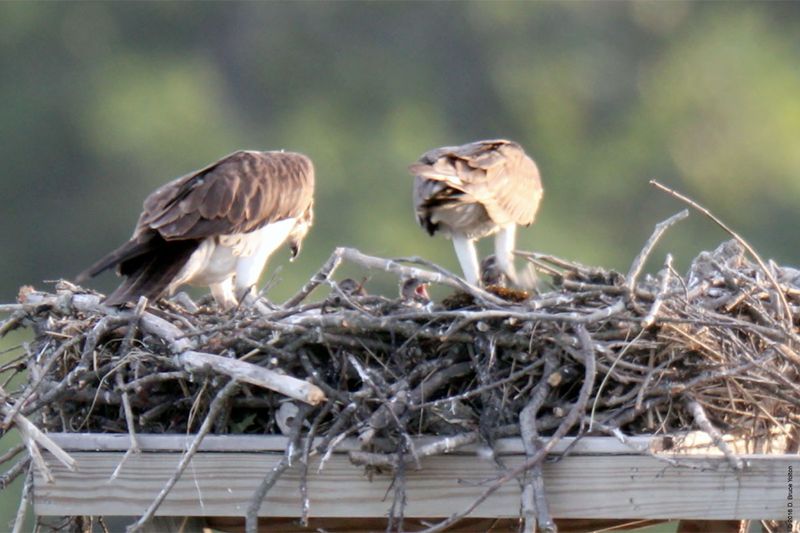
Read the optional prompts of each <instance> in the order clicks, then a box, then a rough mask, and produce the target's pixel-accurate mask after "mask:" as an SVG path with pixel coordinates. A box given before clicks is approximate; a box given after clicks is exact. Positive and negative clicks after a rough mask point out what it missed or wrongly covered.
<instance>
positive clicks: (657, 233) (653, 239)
mask: <svg viewBox="0 0 800 533" xmlns="http://www.w3.org/2000/svg"><path fill="white" fill-rule="evenodd" d="M688 216H689V210H688V209H684V210H683V211H681V212H680V213H676V214H674V215H672V216H671V217H669V218H668V219H667V220H664V221H663V222H659V223H658V224H656V227H655V229H654V230H653V234H652V235H650V238H649V239H647V242H646V243H645V245H644V248H642V250H641V251H640V252H639V255H637V256H636V259H634V260H633V263H632V264H631V268H630V270H628V275H627V276H626V277H625V284H626V285H627V286H628V291H629V293H630V294H631V295H633V291H634V290H635V289H636V279H637V278H638V277H639V274H640V273H641V272H642V269H643V268H644V264H645V263H646V262H647V258H648V257H649V256H650V253H651V252H652V251H653V248H654V247H655V245H656V243H657V242H658V241H659V239H661V236H662V235H664V232H666V231H667V230H668V229H669V228H670V227H671V226H673V225H674V224H676V223H678V222H680V221H681V220H683V219H685V218H686V217H688Z"/></svg>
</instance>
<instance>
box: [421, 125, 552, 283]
mask: <svg viewBox="0 0 800 533" xmlns="http://www.w3.org/2000/svg"><path fill="white" fill-rule="evenodd" d="M409 169H410V171H411V173H412V174H413V175H414V209H415V212H416V215H417V221H418V222H419V224H420V226H422V227H423V228H424V229H425V230H426V231H427V232H428V233H429V234H430V235H434V234H436V233H441V234H442V235H444V236H445V237H448V238H450V239H452V241H453V246H454V247H455V250H456V255H457V256H458V260H459V263H460V264H461V268H462V270H463V272H464V276H465V278H466V280H467V281H468V282H470V283H473V284H477V283H478V282H479V280H480V272H479V268H478V257H477V252H476V250H475V240H476V239H480V238H482V237H486V236H487V235H492V234H496V237H495V256H496V258H497V264H498V266H499V268H501V269H502V270H503V272H505V273H506V274H507V275H508V276H509V278H510V279H511V280H512V281H514V280H515V279H516V273H515V271H514V267H513V256H512V251H513V249H514V242H515V237H516V227H517V226H518V225H523V226H528V225H530V224H532V223H533V221H534V218H535V216H536V211H537V210H538V208H539V201H540V200H541V198H542V184H541V180H540V178H539V169H538V168H537V167H536V163H534V161H533V159H531V158H530V157H529V156H528V155H527V154H526V153H525V151H524V150H523V149H522V147H521V146H520V145H519V144H517V143H515V142H513V141H508V140H504V139H496V140H487V141H477V142H473V143H469V144H465V145H462V146H446V147H443V148H436V149H434V150H431V151H429V152H426V153H425V154H423V155H422V157H420V159H419V161H418V162H417V163H415V164H413V165H411V166H410V167H409Z"/></svg>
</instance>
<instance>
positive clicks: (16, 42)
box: [0, 1, 800, 300]
mask: <svg viewBox="0 0 800 533" xmlns="http://www.w3.org/2000/svg"><path fill="white" fill-rule="evenodd" d="M799 26H800V10H798V7H797V6H795V5H793V4H787V3H758V4H743V3H735V4H720V3H688V2H678V1H676V2H666V3H657V2H636V3H623V2H612V3H605V2H592V3H576V2H564V3H558V2H536V3H523V2H503V1H499V2H475V3H401V2H397V3H395V2H381V3H299V4H297V3H201V4H192V5H187V4H183V3H172V2H158V3H68V4H54V3H53V4H51V3H4V4H0V68H1V69H2V70H1V71H2V73H3V75H2V77H0V99H1V100H2V106H0V140H1V141H2V142H0V156H2V161H3V163H4V164H3V173H2V178H0V195H2V196H1V197H2V203H0V206H2V207H0V209H1V211H0V213H2V220H3V222H4V224H3V228H4V231H3V232H0V245H1V246H2V249H3V252H4V253H3V254H0V274H2V276H0V294H1V295H3V299H4V300H10V299H11V298H12V297H13V295H14V293H15V291H16V288H17V287H18V286H19V285H20V284H23V283H35V284H40V283H41V282H42V280H45V279H56V278H59V277H71V276H73V275H74V274H75V273H76V272H78V271H80V270H81V269H82V268H83V267H84V266H86V265H87V264H89V263H90V262H92V261H93V260H94V259H96V258H97V257H98V256H99V255H100V254H102V253H103V252H105V251H107V250H109V249H110V248H112V247H114V246H116V245H117V244H119V243H120V242H121V241H122V240H123V239H125V238H126V237H127V235H128V233H129V232H130V231H131V230H132V227H133V224H134V221H135V218H136V216H137V214H138V212H139V209H140V205H141V200H142V199H143V198H144V196H145V195H146V194H147V193H148V192H149V191H150V190H152V189H153V188H154V187H156V186H158V185H159V184H161V183H163V182H164V181H166V180H168V179H171V178H173V177H176V176H178V175H180V174H183V173H185V172H188V171H190V170H192V169H194V168H197V167H199V166H201V165H203V164H205V163H207V162H209V161H211V160H214V159H215V158H217V157H219V156H221V155H223V154H225V153H227V152H230V151H232V150H234V149H237V148H255V149H276V148H286V149H291V150H299V151H303V152H305V153H307V154H309V155H310V156H311V157H312V158H313V159H314V161H315V162H316V165H317V171H318V195H317V206H318V209H317V223H316V226H315V227H314V229H313V230H312V232H311V234H310V236H309V239H308V241H307V245H306V247H305V251H304V254H303V255H302V256H301V260H300V261H298V263H297V264H295V265H291V266H289V265H288V262H287V261H286V259H287V257H288V255H286V254H283V255H280V254H279V255H277V256H276V257H275V258H274V260H273V261H272V263H271V269H270V271H271V272H274V270H275V268H276V267H278V266H280V265H283V268H282V270H281V271H280V273H279V278H280V279H281V282H280V283H277V284H276V286H275V287H274V288H273V289H272V291H271V294H272V295H273V297H275V298H276V299H280V298H282V297H284V296H286V295H288V294H289V293H291V292H292V291H293V290H294V289H296V287H297V286H298V285H299V284H300V283H301V281H302V280H303V279H305V278H307V277H308V276H309V275H310V274H311V273H312V272H313V271H314V270H315V269H316V268H317V267H318V266H319V264H320V263H321V262H322V261H323V260H324V259H325V258H326V257H327V255H328V254H329V253H330V251H331V250H332V249H333V247H335V246H337V245H352V246H357V247H359V248H360V249H362V250H364V251H366V252H370V253H375V254H381V255H388V256H404V255H422V256H426V257H429V258H431V259H433V260H436V261H437V262H441V263H442V264H444V265H446V266H450V267H451V268H454V269H455V268H456V263H455V260H454V258H453V257H452V253H451V250H450V248H449V247H448V246H443V241H441V240H439V239H430V238H428V237H426V236H425V235H424V234H423V233H422V232H421V230H419V229H418V228H417V227H416V225H415V222H414V220H413V216H412V213H411V208H410V199H409V197H410V186H411V177H410V176H409V175H408V173H407V171H406V167H407V165H408V164H409V163H410V162H412V161H413V160H414V159H415V158H416V157H418V155H419V154H420V153H422V152H423V151H425V150H426V149H428V148H431V147H434V146H439V145H443V144H455V143H462V142H467V141H471V140H475V139H478V138H487V137H495V136H498V137H510V138H513V139H515V140H518V141H519V142H521V143H522V144H523V145H524V146H525V147H526V148H527V149H528V150H529V152H530V153H531V154H532V155H533V156H534V158H535V159H536V160H537V161H538V162H539V165H540V168H541V170H542V174H543V180H544V184H545V190H546V192H545V199H544V202H543V204H542V209H541V212H540V215H539V220H538V222H537V223H536V224H535V225H534V226H533V227H532V228H531V229H528V230H522V231H521V232H520V239H519V240H520V242H519V246H520V247H521V248H526V249H535V250H541V251H545V252H551V253H555V254H559V255H564V256H567V257H569V258H574V259H578V260H581V261H584V262H587V263H602V264H604V265H609V266H616V267H618V268H621V269H624V268H626V267H627V265H628V263H629V262H630V260H631V258H632V257H633V255H635V253H636V251H637V250H638V249H639V247H640V246H641V244H642V242H643V241H644V239H646V237H647V235H648V234H649V232H650V230H651V228H652V226H653V224H655V223H656V222H658V221H659V220H661V219H663V218H666V217H667V216H669V215H670V214H672V213H673V212H675V211H677V210H678V209H679V208H681V206H679V205H678V204H677V203H676V202H675V201H674V200H672V199H670V198H668V197H666V196H665V195H664V194H662V193H659V192H658V191H655V190H654V189H652V188H651V187H649V186H648V185H647V182H648V180H649V179H651V178H653V177H657V178H659V179H660V180H662V181H664V182H665V183H668V184H671V185H673V186H675V187H677V188H679V189H681V190H683V191H685V192H687V193H689V194H690V195H692V196H693V197H695V198H696V199H698V200H699V201H701V202H703V203H704V204H706V205H707V206H708V207H710V208H711V209H712V210H713V211H714V212H715V213H717V214H718V215H720V216H721V217H722V218H724V219H725V220H726V221H727V222H729V223H730V224H731V225H732V226H734V227H735V228H736V229H738V230H739V231H740V232H741V233H742V234H743V235H745V236H746V237H747V238H748V239H749V240H751V242H752V243H753V244H754V245H755V246H756V247H757V248H758V249H759V250H761V251H762V252H763V253H764V255H767V256H774V257H776V258H777V259H779V260H780V261H783V262H788V263H791V262H797V257H796V254H795V252H794V250H796V249H797V248H798V245H800V236H798V233H797V232H795V231H793V226H794V225H795V224H794V221H795V220H796V218H797V216H798V215H797V210H796V209H795V208H794V206H795V204H796V201H797V200H796V199H797V198H798V197H800V179H799V178H800V134H798V132H800V99H798V97H797V95H798V94H800V69H798V68H797V65H798V64H800V57H798V56H800V31H798V30H799V29H800V27H799ZM722 238H724V235H723V234H722V233H721V232H720V231H719V230H718V228H715V227H714V226H712V225H711V224H709V223H708V222H707V221H704V220H702V219H701V218H700V217H697V216H695V217H692V219H691V220H690V221H687V222H685V223H683V225H682V226H678V227H676V228H674V229H673V230H672V231H671V233H670V234H669V235H668V238H667V239H666V240H665V242H664V244H663V246H664V248H665V249H669V251H672V252H673V253H675V254H676V255H677V256H678V260H679V264H684V265H685V264H686V262H687V261H688V260H689V259H690V258H691V257H692V256H693V255H694V254H696V253H697V251H699V250H700V249H702V248H708V247H712V246H714V245H715V244H716V243H717V242H718V241H719V240H721V239H722ZM660 260H661V259H660V258H659V257H658V254H656V257H654V261H659V262H660ZM267 275H268V276H269V275H270V274H267ZM377 281H378V283H379V280H377ZM114 283H115V280H114V279H113V276H107V277H105V278H103V279H101V280H99V281H98V282H97V284H96V285H95V286H96V287H98V288H100V289H109V288H111V287H112V286H113V284H114Z"/></svg>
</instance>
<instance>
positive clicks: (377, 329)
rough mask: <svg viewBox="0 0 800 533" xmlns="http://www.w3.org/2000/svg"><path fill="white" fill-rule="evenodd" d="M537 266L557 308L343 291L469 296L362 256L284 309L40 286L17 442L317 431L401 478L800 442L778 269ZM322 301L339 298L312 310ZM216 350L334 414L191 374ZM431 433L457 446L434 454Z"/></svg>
mask: <svg viewBox="0 0 800 533" xmlns="http://www.w3.org/2000/svg"><path fill="white" fill-rule="evenodd" d="M647 252H648V253H649V250H648V251H647ZM521 255H523V256H524V257H525V258H526V259H527V260H528V261H529V262H530V263H531V264H532V265H534V266H535V268H536V269H537V270H538V271H539V272H540V276H539V278H540V290H539V292H538V293H532V294H531V295H529V297H528V295H526V294H524V293H520V292H519V291H513V290H508V289H502V288H495V289H491V288H490V290H488V291H482V290H475V289H469V290H468V291H459V290H456V292H455V293H453V295H451V296H450V297H448V298H446V299H445V300H444V301H442V302H436V303H433V304H431V305H427V306H424V305H418V304H409V303H404V302H403V301H400V300H398V299H396V298H387V297H383V296H375V295H359V294H357V291H356V292H355V293H353V292H350V291H342V290H340V289H339V285H338V284H337V283H336V282H335V281H333V279H334V276H332V274H333V271H334V270H335V268H336V266H337V265H338V264H339V262H340V261H341V260H343V259H344V260H349V261H352V262H355V263H357V264H361V265H362V266H364V267H368V268H373V267H380V268H383V269H384V270H388V271H390V272H394V273H396V274H397V275H398V277H399V278H402V277H404V276H408V275H415V276H417V277H419V278H420V279H423V280H428V281H437V280H438V281H440V282H442V283H445V284H447V285H450V286H452V287H459V286H461V287H463V284H462V283H461V282H460V281H458V280H457V278H455V277H453V276H450V275H448V274H447V273H446V272H444V271H442V270H441V269H439V268H437V267H435V266H432V265H424V266H427V267H428V268H423V267H420V266H419V263H420V261H419V260H407V261H405V262H404V261H401V260H397V261H389V260H383V259H379V258H373V257H369V256H364V255H363V254H360V253H358V252H356V251H354V250H348V249H338V250H337V252H336V253H335V254H334V256H333V257H332V258H331V260H330V261H329V262H328V263H327V264H326V265H325V267H323V269H322V270H321V271H320V272H319V273H318V274H317V275H316V276H315V278H314V279H312V280H311V281H310V282H309V285H307V286H306V287H304V289H303V291H301V293H300V294H298V296H297V297H295V298H293V299H292V300H291V301H290V302H289V303H288V305H286V306H284V307H278V308H268V307H267V306H266V305H265V304H264V303H263V302H261V303H259V304H258V305H248V306H242V307H241V308H239V309H237V310H235V311H233V312H221V311H220V310H219V309H218V308H216V306H215V305H214V304H213V303H211V302H209V301H206V302H205V304H202V302H201V304H202V305H199V306H198V308H197V309H187V308H186V307H184V306H183V305H181V304H180V303H177V302H175V301H161V302H158V303H156V304H155V305H148V306H147V307H146V309H144V308H142V307H141V306H140V307H139V308H138V309H135V310H130V309H128V310H117V309H109V308H106V307H104V306H102V305H101V304H99V303H98V302H99V301H100V297H99V296H97V295H95V294H93V293H87V292H86V291H84V290H82V289H80V288H78V287H75V286H72V285H70V284H68V283H66V282H61V283H59V284H58V285H57V286H56V293H55V294H47V293H41V292H36V291H33V290H31V289H24V290H23V291H21V294H20V303H19V304H14V305H10V306H6V311H11V315H10V316H9V317H8V319H7V320H6V321H5V322H3V323H2V326H0V332H2V333H3V334H5V333H7V332H8V331H10V330H12V329H15V328H20V327H23V328H31V329H32V331H33V333H34V337H35V338H34V340H33V342H31V343H29V344H25V345H24V346H22V347H20V348H19V350H20V352H19V354H18V356H17V357H15V358H13V359H12V360H11V361H10V362H8V363H6V364H5V365H4V366H2V367H0V376H2V377H3V378H4V379H5V385H4V387H7V388H9V389H10V388H11V387H10V381H9V380H10V379H11V378H12V377H13V376H16V375H18V374H20V373H24V374H25V375H26V376H27V378H26V379H27V381H26V382H25V383H22V384H21V385H19V386H17V387H16V388H15V389H14V390H8V391H7V392H6V391H3V398H2V400H3V402H4V404H3V409H4V411H3V414H4V415H5V417H6V427H9V426H11V425H13V421H14V420H15V418H14V417H15V416H24V417H27V419H30V420H31V421H33V422H34V423H35V425H36V426H38V428H40V429H42V430H44V431H46V432H99V433H108V432H113V433H126V432H130V433H131V434H132V435H133V434H134V432H142V433H187V432H189V433H195V432H197V431H198V429H199V428H200V427H201V424H203V423H205V425H206V427H207V428H209V431H211V432H213V433H216V434H281V433H283V434H286V435H289V436H290V437H292V438H294V439H296V438H297V437H298V435H300V434H302V435H303V436H306V435H309V434H313V436H314V437H315V440H314V441H313V442H314V444H313V446H312V447H310V448H309V447H308V446H306V449H305V453H309V451H310V453H315V452H316V453H320V454H325V453H326V452H329V451H330V450H331V449H332V448H333V447H335V445H336V444H337V443H338V442H340V441H341V440H342V438H344V437H358V438H359V439H360V441H361V443H362V445H363V446H362V448H363V452H354V453H353V454H351V459H352V460H353V462H354V463H357V464H361V465H369V466H370V467H371V468H390V469H397V468H398V467H399V466H401V464H408V463H413V462H414V461H416V460H418V458H419V456H420V455H425V454H433V453H442V452H444V451H450V450H451V449H452V448H453V447H456V446H458V445H460V444H466V443H472V442H483V443H486V444H489V445H491V443H492V442H493V441H494V440H495V439H497V438H500V437H509V436H516V435H523V436H525V437H526V438H529V439H530V438H533V439H539V442H543V443H547V442H548V439H549V440H551V441H552V440H557V439H558V438H560V437H562V436H565V435H581V434H585V433H586V432H588V431H594V432H598V431H599V432H605V433H614V434H617V435H619V432H620V431H621V432H623V433H627V434H642V433H656V434H658V433H671V432H676V431H682V430H688V429H695V428H699V429H703V430H707V431H709V432H711V433H712V436H713V431H718V432H721V433H727V434H733V435H745V436H750V437H753V436H758V435H762V434H769V433H770V432H771V431H774V429H775V428H776V427H781V428H786V427H789V428H793V431H796V430H797V428H798V426H800V416H798V414H797V413H798V412H800V386H798V383H800V356H798V354H797V346H798V340H799V339H798V335H797V330H796V326H797V324H798V320H800V310H798V307H797V305H798V303H799V302H800V288H799V287H798V284H800V272H797V271H795V270H793V269H790V268H780V267H778V266H776V265H773V264H770V265H769V266H768V268H769V269H770V270H771V272H769V273H767V272H765V271H764V269H763V268H762V266H763V263H759V264H756V263H754V262H751V260H749V259H748V257H746V255H745V252H744V250H743V248H742V247H741V246H740V245H739V244H738V243H737V242H736V241H729V242H726V243H723V244H722V245H720V246H719V247H718V248H717V249H716V250H714V251H713V252H704V253H702V254H700V255H699V256H698V257H697V258H696V259H695V260H694V261H693V263H692V265H691V268H690V269H689V272H688V273H687V274H686V275H681V274H679V273H677V272H676V271H675V270H674V268H672V265H671V258H669V257H668V259H667V262H666V263H665V265H664V267H663V269H661V270H660V272H658V273H657V274H656V275H654V276H649V275H646V276H643V277H642V278H641V279H638V278H639V271H640V270H641V266H642V265H641V264H638V265H634V267H632V269H631V272H630V273H629V274H628V275H623V274H620V273H617V272H614V271H610V270H605V269H602V268H587V267H585V266H582V265H579V264H576V263H573V262H569V261H564V260H560V259H557V258H554V257H550V256H544V255H540V254H521ZM646 255H647V253H644V251H643V253H642V254H641V257H640V258H637V259H638V260H639V262H640V263H643V262H644V258H645V256H646ZM409 263H410V264H411V265H412V266H407V265H408V264H409ZM542 273H543V274H542ZM318 285H329V286H330V287H331V290H330V294H329V295H328V296H327V297H324V299H322V300H320V301H317V302H315V303H305V302H306V301H307V300H309V298H306V297H307V296H308V294H309V293H310V292H311V291H312V290H314V288H315V287H316V286H318ZM318 292H323V291H322V290H321V291H318ZM142 303H143V302H142ZM189 307H191V306H189ZM197 352H202V353H205V354H214V355H217V356H221V357H223V358H229V359H231V360H236V361H239V362H241V363H242V366H243V367H246V368H250V367H249V366H247V365H248V364H249V365H255V366H258V367H262V368H265V369H268V370H271V371H274V372H275V373H276V374H277V375H278V376H279V377H280V376H282V375H284V376H291V377H294V378H298V379H300V380H303V381H306V382H310V383H312V384H314V385H316V387H319V389H320V390H321V391H322V392H323V393H324V397H325V400H323V401H321V402H319V403H317V405H314V406H311V405H307V404H306V403H304V402H303V401H300V400H299V399H289V398H287V397H286V396H284V395H283V394H279V393H277V392H273V391H271V390H267V389H265V388H263V387H261V386H259V385H258V384H257V383H255V384H254V383H253V382H247V381H242V380H238V386H236V387H231V386H230V385H229V384H230V383H231V381H232V377H231V376H232V375H234V374H231V373H230V372H227V371H222V370H219V369H218V368H216V367H212V366H208V365H206V366H203V365H202V364H199V365H198V364H197V363H196V362H195V364H193V365H189V364H187V359H186V355H187V354H189V355H191V354H193V353H197ZM233 379H238V378H236V377H235V376H234V378H233ZM226 385H229V386H228V389H227V390H226V391H225V394H218V393H219V392H220V391H221V390H222V389H223V388H224V387H225V386H226ZM215 398H218V399H224V401H220V402H217V403H216V404H215ZM312 403H313V402H312ZM209 413H211V416H213V419H212V420H210V419H209V416H210V415H209ZM131 425H132V426H133V427H131ZM419 435H425V436H449V437H451V439H449V440H448V441H447V442H448V444H446V445H440V446H438V447H437V446H435V444H436V441H434V445H433V446H429V447H428V448H426V449H425V450H415V449H413V445H412V439H411V438H410V437H414V436H419ZM134 437H135V436H134ZM452 437H455V438H454V439H453V438H452ZM441 442H445V441H444V439H443V440H442V441H441ZM538 449H541V446H540V447H539V448H536V449H534V450H533V451H532V452H531V454H529V455H531V456H534V455H535V451H536V450H538Z"/></svg>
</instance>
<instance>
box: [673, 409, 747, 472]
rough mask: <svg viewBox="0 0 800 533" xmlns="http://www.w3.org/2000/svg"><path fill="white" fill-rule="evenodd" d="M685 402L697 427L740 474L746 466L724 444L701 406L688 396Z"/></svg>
mask: <svg viewBox="0 0 800 533" xmlns="http://www.w3.org/2000/svg"><path fill="white" fill-rule="evenodd" d="M685 401H686V407H687V408H688V409H689V411H690V412H691V413H692V416H693V417H694V421H695V423H696V424H697V427H699V428H700V429H701V430H702V431H705V432H706V433H708V435H709V436H710V437H711V440H712V441H713V442H714V445H715V446H716V447H717V448H719V450H720V451H721V452H722V453H723V455H725V459H726V460H727V461H728V464H730V465H731V467H732V468H733V469H734V470H736V471H737V472H741V471H742V470H743V469H744V467H745V466H746V465H745V462H744V461H743V460H742V459H741V457H738V456H737V455H736V454H735V453H734V452H733V450H731V448H730V446H728V443H727V442H725V439H724V438H723V437H722V434H721V433H720V432H719V430H718V429H717V428H715V427H714V425H713V424H712V423H711V421H710V420H709V419H708V415H706V412H705V409H703V406H702V405H700V403H699V402H698V401H697V400H695V399H694V398H692V397H690V396H689V397H687V398H686V400H685Z"/></svg>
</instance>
